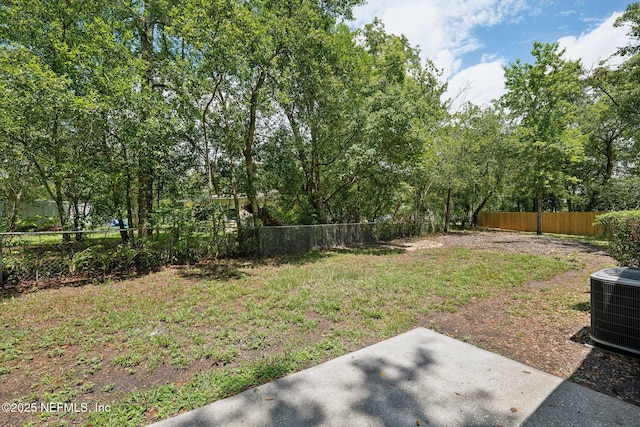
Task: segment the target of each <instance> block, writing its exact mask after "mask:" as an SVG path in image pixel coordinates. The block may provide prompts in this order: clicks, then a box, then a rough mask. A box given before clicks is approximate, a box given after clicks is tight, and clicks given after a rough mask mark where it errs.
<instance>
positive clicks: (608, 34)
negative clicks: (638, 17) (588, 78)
mask: <svg viewBox="0 0 640 427" xmlns="http://www.w3.org/2000/svg"><path fill="white" fill-rule="evenodd" d="M620 15H621V14H620V13H614V14H613V15H611V16H610V17H609V18H608V19H606V20H605V21H603V22H602V23H600V25H599V26H598V27H596V28H595V29H593V30H592V31H590V32H587V33H582V34H581V35H579V36H577V37H575V36H567V37H562V38H560V39H559V40H558V44H560V47H562V48H565V49H566V53H565V57H566V58H569V59H574V60H576V59H581V60H582V65H584V67H585V68H586V69H587V70H589V69H591V68H595V67H597V66H598V62H600V61H603V60H608V64H609V65H612V66H613V65H618V64H620V63H621V62H622V58H620V57H612V58H610V57H611V55H613V54H614V53H615V52H616V51H617V50H618V48H620V47H622V46H625V45H627V44H628V43H629V37H628V36H627V34H626V33H627V31H628V29H627V28H624V27H618V28H616V27H614V26H613V23H614V22H615V20H616V19H617V18H618V17H619V16H620Z"/></svg>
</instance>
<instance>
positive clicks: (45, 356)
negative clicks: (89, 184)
mask: <svg viewBox="0 0 640 427" xmlns="http://www.w3.org/2000/svg"><path fill="white" fill-rule="evenodd" d="M572 266H573V264H572V262H571V261H570V260H563V259H558V258H546V257H542V256H536V255H522V254H514V253H505V252H500V251H486V250H482V251H481V250H472V249H465V248H446V247H445V248H437V249H429V250H420V251H414V252H401V251H395V250H389V249H354V250H335V251H327V252H311V253H308V254H304V255H295V256H286V257H281V258H277V259H270V260H266V261H249V260H233V261H224V262H218V263H212V264H209V265H206V266H203V267H188V268H170V269H165V270H163V271H161V272H159V273H156V274H151V275H148V276H144V277H140V278H136V279H132V280H127V281H121V282H110V283H105V284H100V285H88V286H83V287H78V288H61V289H53V290H46V291H40V292H36V293H30V294H24V295H20V296H15V297H10V298H6V299H4V300H2V301H1V302H0V304H1V310H0V401H2V402H16V403H17V402H21V403H32V402H36V403H37V404H38V405H39V404H40V403H41V402H68V403H75V404H76V405H77V406H79V407H80V405H82V404H86V405H87V406H88V408H89V411H87V412H84V411H78V412H61V413H51V412H37V413H35V414H22V415H16V417H17V418H16V420H17V422H18V425H19V423H23V422H28V423H33V424H35V425H38V424H41V423H45V424H51V425H57V424H59V423H68V424H71V423H73V422H76V423H80V424H83V423H89V424H91V425H96V426H100V425H112V426H126V425H144V424H147V423H150V422H152V421H155V420H158V419H163V418H167V417H169V416H171V415H174V414H176V413H178V412H181V411H184V410H188V409H192V408H195V407H198V406H201V405H204V404H206V403H209V402H211V401H214V400H217V399H220V398H223V397H226V396H229V395H232V394H235V393H238V392H240V391H242V390H244V389H246V388H248V387H251V386H254V385H257V384H261V383H264V382H267V381H269V380H271V379H273V378H277V377H281V376H284V375H286V374H288V373H291V372H295V371H298V370H300V369H303V368H305V367H308V366H312V365H315V364H317V363H320V362H322V361H325V360H327V359H329V358H333V357H336V356H338V355H342V354H345V353H347V352H349V351H353V350H355V349H358V348H361V347H363V346H365V345H368V344H371V343H373V342H376V341H379V340H382V339H385V338H388V337H390V336H393V335H396V334H398V333H401V332H405V331H407V330H409V329H411V328H412V327H415V326H418V325H420V319H423V318H424V316H425V315H427V314H428V313H430V312H432V311H455V310H457V309H458V308H460V307H461V306H463V305H465V304H467V303H469V302H471V301H474V300H477V299H482V298H487V297H489V296H491V295H494V294H495V293H496V292H499V291H501V290H504V289H513V290H514V292H517V290H518V288H519V287H520V285H522V284H523V283H524V282H526V281H530V280H545V279H548V278H550V277H552V276H554V275H557V274H560V273H562V272H564V271H568V270H570V269H571V268H572ZM96 404H97V405H102V406H99V407H100V408H101V409H102V410H98V411H94V408H96V406H95V405H96ZM107 405H108V406H107ZM105 409H108V412H107V411H106V410H105ZM3 415H4V414H3Z"/></svg>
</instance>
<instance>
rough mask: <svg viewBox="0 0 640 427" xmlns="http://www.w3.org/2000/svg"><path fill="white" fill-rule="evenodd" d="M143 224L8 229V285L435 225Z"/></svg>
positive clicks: (3, 254) (71, 279)
mask: <svg viewBox="0 0 640 427" xmlns="http://www.w3.org/2000/svg"><path fill="white" fill-rule="evenodd" d="M135 231H136V230H134V229H126V230H119V229H117V228H115V229H109V230H92V231H67V232H55V231H54V232H41V233H0V271H1V272H2V275H1V277H0V287H7V286H18V285H20V286H21V287H23V288H29V286H34V287H44V286H46V285H47V284H52V285H61V284H73V283H76V282H83V281H86V280H96V279H98V280H103V279H105V278H107V277H118V276H125V275H129V274H132V273H141V272H149V271H153V270H155V269H158V268H159V267H160V266H164V265H179V264H193V263H197V262H200V261H203V260H206V259H215V258H220V257H234V256H242V255H259V256H271V255H276V254H283V253H295V252H306V251H310V250H316V249H326V248H332V247H339V246H349V245H357V244H367V243H374V242H379V241H388V240H393V239H398V238H403V237H411V236H417V235H421V234H426V233H430V232H433V231H435V230H433V228H432V225H430V224H428V223H422V222H401V223H392V222H375V223H360V224H323V225H302V226H284V227H259V228H243V229H242V230H241V232H240V235H238V231H237V230H236V229H235V228H231V229H230V228H228V227H225V228H224V229H221V228H219V227H212V226H210V225H187V226H182V227H174V228H159V229H153V233H152V234H151V235H149V236H146V237H144V238H139V237H137V233H135Z"/></svg>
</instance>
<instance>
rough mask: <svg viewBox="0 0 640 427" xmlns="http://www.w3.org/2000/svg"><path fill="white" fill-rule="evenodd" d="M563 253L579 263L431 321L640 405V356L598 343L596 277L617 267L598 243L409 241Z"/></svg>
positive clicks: (510, 237) (515, 237)
mask: <svg viewBox="0 0 640 427" xmlns="http://www.w3.org/2000/svg"><path fill="white" fill-rule="evenodd" d="M434 243H438V244H442V245H443V246H464V247H468V248H476V249H490V250H498V251H509V252H512V251H513V252H519V253H530V254H536V255H543V256H548V257H558V258H561V259H563V260H567V261H569V262H572V263H575V269H573V270H571V271H569V272H567V273H565V274H562V275H560V276H556V277H554V278H553V279H551V280H549V281H545V282H529V283H527V284H526V285H524V286H523V287H521V288H519V289H514V290H511V291H509V292H506V291H505V292H502V293H500V294H498V295H496V296H494V297H492V298H489V299H486V300H482V301H478V302H474V303H471V304H468V305H466V306H464V307H463V308H461V309H460V310H459V311H458V312H455V313H448V312H445V313H434V314H432V315H429V316H428V317H427V318H425V319H424V324H423V326H425V327H429V328H431V329H434V330H436V331H439V332H441V333H444V334H446V335H449V336H452V337H454V338H457V339H461V340H464V341H467V342H469V343H471V344H473V345H476V346H479V347H482V348H485V349H486V350H489V351H492V352H495V353H498V354H501V355H503V356H506V357H509V358H511V359H515V360H518V361H520V362H523V363H525V364H527V365H530V366H532V367H535V368H538V369H540V370H543V371H545V372H548V373H551V374H554V375H557V376H560V377H563V378H566V379H568V380H569V381H572V382H575V383H578V384H581V385H584V386H587V387H590V388H592V389H594V390H596V391H599V392H602V393H605V394H608V395H610V396H614V397H617V398H619V399H621V400H624V401H627V402H629V403H633V404H635V405H639V406H640V357H638V356H635V355H630V354H623V353H621V352H616V351H612V350H611V349H608V348H603V347H600V346H595V345H594V343H593V342H591V340H590V337H589V328H590V323H591V322H590V284H589V275H590V274H591V273H594V272H596V271H598V270H600V269H602V268H607V267H611V266H614V265H616V262H615V260H614V259H612V258H610V257H609V256H608V255H607V254H606V252H605V251H603V250H602V249H601V248H598V247H597V246H593V245H590V244H586V243H582V242H579V241H569V240H564V239H558V238H554V237H550V236H536V235H532V234H521V233H512V232H502V231H483V232H453V233H448V234H446V235H443V236H439V237H437V238H436V239H435V241H434V239H431V240H428V241H426V242H424V241H416V242H412V243H408V244H407V245H408V246H415V247H417V248H421V247H425V246H427V247H428V246H429V245H432V246H433V245H434Z"/></svg>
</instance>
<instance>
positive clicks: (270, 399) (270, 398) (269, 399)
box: [265, 397, 275, 401]
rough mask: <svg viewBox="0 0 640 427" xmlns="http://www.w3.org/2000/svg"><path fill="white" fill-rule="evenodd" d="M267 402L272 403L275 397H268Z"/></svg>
mask: <svg viewBox="0 0 640 427" xmlns="http://www.w3.org/2000/svg"><path fill="white" fill-rule="evenodd" d="M265 400H268V401H272V400H275V399H274V398H273V397H267V398H266V399H265Z"/></svg>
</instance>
